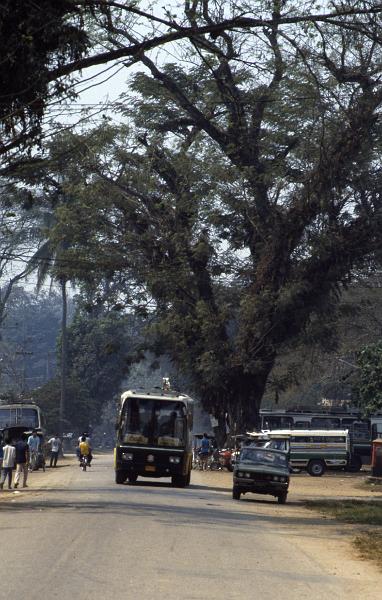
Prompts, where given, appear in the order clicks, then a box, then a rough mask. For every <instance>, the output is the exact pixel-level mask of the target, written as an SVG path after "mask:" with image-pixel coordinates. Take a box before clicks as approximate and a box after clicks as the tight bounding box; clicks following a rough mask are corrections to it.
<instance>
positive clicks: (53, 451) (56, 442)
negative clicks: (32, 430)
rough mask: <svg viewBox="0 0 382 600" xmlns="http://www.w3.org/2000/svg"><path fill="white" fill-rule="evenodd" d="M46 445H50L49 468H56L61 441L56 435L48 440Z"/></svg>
mask: <svg viewBox="0 0 382 600" xmlns="http://www.w3.org/2000/svg"><path fill="white" fill-rule="evenodd" d="M48 444H50V466H51V467H57V459H58V453H59V452H60V447H61V440H60V438H59V437H58V434H57V433H56V435H55V436H53V437H52V438H50V440H48Z"/></svg>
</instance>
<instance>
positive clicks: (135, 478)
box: [127, 473, 138, 483]
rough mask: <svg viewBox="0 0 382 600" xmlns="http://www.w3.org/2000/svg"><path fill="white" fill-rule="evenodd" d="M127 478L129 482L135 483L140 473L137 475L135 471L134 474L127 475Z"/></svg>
mask: <svg viewBox="0 0 382 600" xmlns="http://www.w3.org/2000/svg"><path fill="white" fill-rule="evenodd" d="M127 479H128V480H129V483H135V482H136V481H137V479H138V475H136V474H135V473H133V474H132V475H129V476H128V477H127Z"/></svg>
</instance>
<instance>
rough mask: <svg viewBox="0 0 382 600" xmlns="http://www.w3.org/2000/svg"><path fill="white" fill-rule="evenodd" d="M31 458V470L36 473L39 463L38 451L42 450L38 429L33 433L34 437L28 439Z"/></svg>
mask: <svg viewBox="0 0 382 600" xmlns="http://www.w3.org/2000/svg"><path fill="white" fill-rule="evenodd" d="M28 447H29V456H30V470H31V471H34V470H35V469H36V466H37V461H38V451H39V448H40V438H39V437H38V435H37V429H34V430H33V431H32V435H30V436H29V438H28Z"/></svg>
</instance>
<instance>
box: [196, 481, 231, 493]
mask: <svg viewBox="0 0 382 600" xmlns="http://www.w3.org/2000/svg"><path fill="white" fill-rule="evenodd" d="M189 487H190V489H192V490H205V491H209V492H211V491H212V492H224V493H230V494H232V487H220V486H213V485H200V484H198V483H191V484H190V486H189Z"/></svg>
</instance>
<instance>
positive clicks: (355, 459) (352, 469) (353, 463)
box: [346, 456, 362, 473]
mask: <svg viewBox="0 0 382 600" xmlns="http://www.w3.org/2000/svg"><path fill="white" fill-rule="evenodd" d="M361 468H362V459H361V457H360V456H352V457H351V458H350V461H349V463H348V465H347V467H346V471H349V473H358V471H360V470H361Z"/></svg>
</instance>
